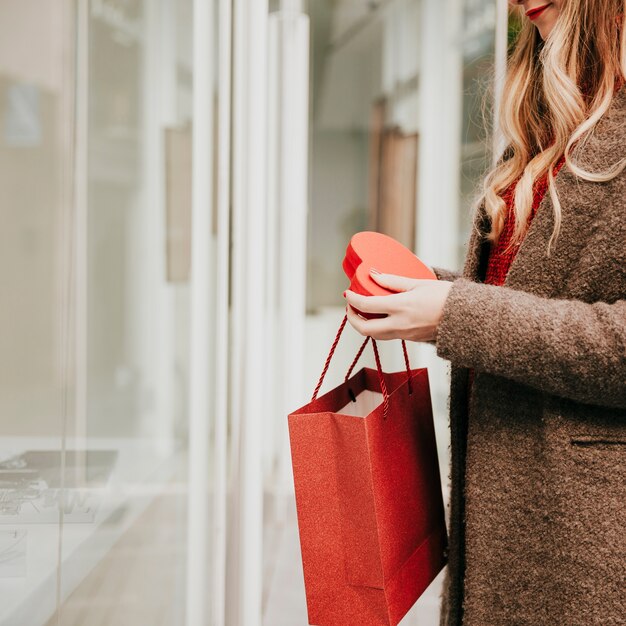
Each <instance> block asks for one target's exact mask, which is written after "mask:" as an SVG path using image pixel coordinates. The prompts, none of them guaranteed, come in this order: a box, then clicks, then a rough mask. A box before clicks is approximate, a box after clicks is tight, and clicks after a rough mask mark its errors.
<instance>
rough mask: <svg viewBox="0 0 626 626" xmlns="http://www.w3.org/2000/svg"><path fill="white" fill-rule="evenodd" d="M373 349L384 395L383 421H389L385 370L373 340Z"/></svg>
mask: <svg viewBox="0 0 626 626" xmlns="http://www.w3.org/2000/svg"><path fill="white" fill-rule="evenodd" d="M372 347H373V348H374V358H375V359H376V369H378V376H379V378H380V390H381V392H382V394H383V419H384V420H386V419H387V415H388V413H389V394H388V393H387V385H386V384H385V377H384V376H383V369H382V367H381V366H380V356H379V355H378V346H377V345H376V342H375V341H374V340H373V339H372Z"/></svg>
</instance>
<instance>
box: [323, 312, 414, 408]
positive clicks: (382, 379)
mask: <svg viewBox="0 0 626 626" xmlns="http://www.w3.org/2000/svg"><path fill="white" fill-rule="evenodd" d="M347 321H348V316H347V315H345V316H344V318H343V321H342V322H341V325H340V326H339V330H338V331H337V336H336V337H335V340H334V341H333V345H332V346H331V348H330V352H329V353H328V357H326V363H324V369H323V371H322V375H321V376H320V379H319V381H318V383H317V387H315V391H314V392H313V397H312V398H311V402H313V401H314V400H316V399H317V394H318V393H319V391H320V389H321V387H322V384H323V382H324V378H325V377H326V374H327V372H328V368H329V367H330V362H331V360H332V358H333V355H334V354H335V350H336V349H337V344H338V343H339V339H340V338H341V335H342V333H343V329H344V328H345V327H346V323H347ZM370 339H372V338H371V337H366V338H365V341H364V342H363V343H362V344H361V347H360V348H359V351H358V353H357V355H356V357H355V358H354V361H352V364H351V365H350V368H349V369H348V373H347V374H346V377H345V380H346V381H347V380H348V379H349V378H350V375H351V374H352V371H353V370H354V367H355V366H356V364H357V362H358V360H359V359H360V358H361V355H362V354H363V350H365V346H367V343H368V341H369V340H370ZM372 347H373V349H374V358H375V359H376V369H377V370H378V378H379V381H380V390H381V392H382V394H383V418H384V419H387V414H388V413H389V393H388V392H387V385H386V384H385V377H384V376H383V368H382V366H381V364H380V355H379V353H378V346H377V345H376V341H374V339H372ZM402 351H403V353H404V362H405V364H406V371H407V377H408V386H409V393H413V389H412V387H411V364H410V363H409V354H408V351H407V348H406V343H405V342H404V340H403V341H402Z"/></svg>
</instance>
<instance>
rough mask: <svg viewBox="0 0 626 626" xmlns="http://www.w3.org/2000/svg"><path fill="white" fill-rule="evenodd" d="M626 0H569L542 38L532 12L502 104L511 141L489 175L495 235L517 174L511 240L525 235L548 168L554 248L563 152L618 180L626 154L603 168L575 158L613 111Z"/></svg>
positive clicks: (623, 54) (622, 66) (623, 63)
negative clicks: (579, 147) (556, 170)
mask: <svg viewBox="0 0 626 626" xmlns="http://www.w3.org/2000/svg"><path fill="white" fill-rule="evenodd" d="M625 15H626V0H566V2H565V3H564V5H563V7H562V8H561V13H560V15H559V17H558V19H557V21H556V24H555V26H554V28H553V29H552V32H551V33H550V35H549V36H548V37H547V38H546V40H545V41H543V40H542V39H541V37H540V35H539V31H538V30H537V28H536V27H535V26H534V25H533V24H532V23H531V22H530V21H529V20H528V19H526V18H522V20H523V23H524V24H523V26H522V29H521V31H520V33H519V36H518V38H517V41H516V43H515V47H514V50H513V52H512V54H511V56H510V60H509V65H508V71H507V76H506V79H505V86H504V94H503V98H502V105H501V108H500V127H501V130H502V133H503V135H504V140H505V144H504V145H506V146H507V148H506V150H505V152H504V154H505V155H508V158H506V159H502V158H501V159H500V160H499V162H498V164H497V165H496V166H495V167H494V169H493V170H492V171H491V172H489V173H488V174H487V176H486V178H485V181H484V185H483V192H482V194H481V198H480V199H479V205H480V204H482V202H483V201H484V204H485V211H486V213H487V215H488V216H489V218H490V219H491V231H490V232H489V233H488V239H490V240H492V241H496V240H497V239H498V237H499V236H500V233H501V232H502V229H503V227H504V222H505V217H506V213H507V207H506V203H505V201H504V200H503V198H502V195H503V194H504V192H505V190H506V189H507V188H508V187H509V186H510V185H512V184H513V183H514V181H516V180H517V179H519V182H518V183H517V185H516V187H515V194H514V209H515V227H514V231H513V239H512V242H511V243H512V245H513V244H516V243H519V242H521V240H522V238H523V237H524V234H525V231H526V228H527V224H528V218H529V216H530V213H531V211H532V204H533V187H534V185H535V182H536V181H537V180H538V179H539V178H541V177H542V176H543V175H545V174H546V172H547V173H548V190H549V193H550V197H551V199H552V204H553V206H554V230H553V233H552V237H551V239H550V244H549V246H548V253H549V252H550V249H551V247H552V244H553V242H554V241H556V239H557V237H558V234H559V231H560V227H561V204H560V202H559V198H558V195H557V191H556V186H555V184H554V174H553V168H554V166H555V165H556V163H557V162H558V160H559V158H560V157H561V156H562V155H565V163H566V165H567V167H568V168H569V169H570V171H572V172H573V173H574V174H575V175H576V176H578V177H579V178H581V179H584V180H587V181H593V182H604V181H608V180H611V179H612V178H614V177H616V176H617V175H618V174H620V173H621V172H622V171H623V170H624V168H625V167H626V159H622V160H621V161H619V162H617V163H615V164H613V165H612V166H611V167H610V168H609V169H608V170H606V171H604V172H589V171H586V170H585V169H583V168H582V167H580V166H578V165H577V164H576V163H575V162H573V160H572V148H573V147H574V145H575V144H576V143H577V142H579V141H581V142H584V141H585V140H586V139H587V138H588V137H589V136H590V134H591V133H592V132H593V128H594V126H595V124H596V123H597V122H598V120H599V119H600V118H601V117H602V116H603V115H604V114H605V113H606V111H607V109H608V108H609V105H610V104H611V100H612V98H613V95H614V92H615V88H616V83H619V82H620V81H621V80H623V79H624V78H625V77H626V22H625Z"/></svg>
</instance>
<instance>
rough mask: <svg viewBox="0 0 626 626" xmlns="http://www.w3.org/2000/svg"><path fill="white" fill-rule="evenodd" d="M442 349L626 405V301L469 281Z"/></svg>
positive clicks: (451, 304)
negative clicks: (545, 293)
mask: <svg viewBox="0 0 626 626" xmlns="http://www.w3.org/2000/svg"><path fill="white" fill-rule="evenodd" d="M436 346H437V353H438V354H439V356H441V357H443V358H444V359H448V360H449V361H451V362H452V363H453V364H455V365H458V366H461V367H472V368H474V369H476V370H477V371H484V372H488V373H491V374H495V375H498V376H503V377H506V378H510V379H513V380H516V381H518V382H521V383H524V384H527V385H530V386H532V387H535V388H537V389H541V390H543V391H546V392H548V393H552V394H555V395H559V396H562V397H564V398H569V399H572V400H576V401H578V402H583V403H587V404H594V405H603V406H610V407H620V408H626V300H618V301H617V302H615V303H613V304H607V303H604V302H598V303H594V304H588V303H585V302H582V301H579V300H556V299H548V298H542V297H539V296H535V295H533V294H529V293H525V292H523V291H518V290H514V289H510V288H508V287H496V286H493V285H484V284H478V283H474V282H471V281H468V280H466V279H464V278H462V279H459V280H457V281H455V283H454V285H453V286H452V288H451V289H450V293H449V295H448V298H447V300H446V303H445V305H444V309H443V314H442V318H441V322H440V324H439V328H438V331H437V339H436Z"/></svg>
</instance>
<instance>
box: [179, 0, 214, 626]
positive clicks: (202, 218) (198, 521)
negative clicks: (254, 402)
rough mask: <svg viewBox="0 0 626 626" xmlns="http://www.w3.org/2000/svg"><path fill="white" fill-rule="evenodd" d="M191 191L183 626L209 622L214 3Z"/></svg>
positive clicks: (206, 11) (198, 46)
mask: <svg viewBox="0 0 626 626" xmlns="http://www.w3.org/2000/svg"><path fill="white" fill-rule="evenodd" d="M193 10H194V20H193V23H194V32H193V67H194V86H193V87H194V88H193V120H194V126H193V187H192V224H193V228H192V237H191V246H192V252H191V284H190V299H191V307H190V318H191V319H190V342H191V362H190V389H189V404H190V406H189V502H188V520H187V532H188V536H187V606H186V608H187V611H186V624H187V626H205V624H206V620H207V602H206V601H207V587H208V572H209V567H208V559H209V555H208V549H207V548H208V538H209V522H210V519H209V499H208V498H209V494H208V491H209V458H210V445H209V433H210V428H209V424H210V418H211V416H212V413H213V406H212V404H211V399H212V398H213V392H214V379H213V371H212V368H211V356H212V345H211V343H212V339H213V333H214V326H213V322H214V319H213V315H212V311H213V306H214V301H213V298H214V285H213V284H212V280H211V279H212V276H213V271H212V267H211V264H212V259H213V257H214V251H213V248H214V243H213V238H212V235H211V209H212V204H211V203H212V198H213V180H212V171H213V167H212V158H213V153H212V145H213V87H214V76H213V65H214V55H213V51H214V47H215V46H214V39H213V37H214V32H215V30H214V23H213V20H214V16H213V2H207V0H194V5H193Z"/></svg>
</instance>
